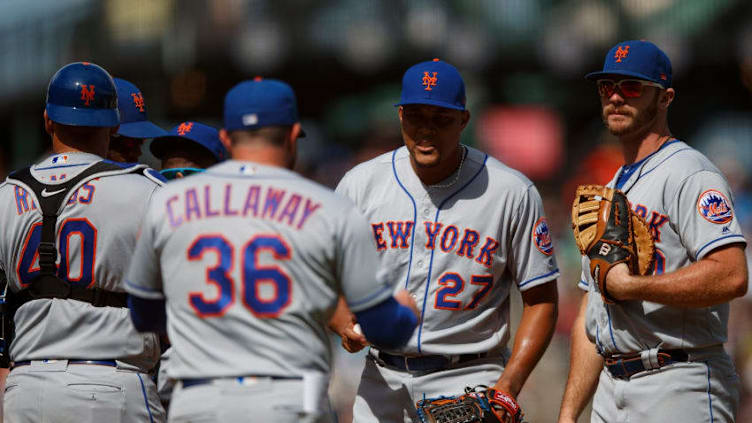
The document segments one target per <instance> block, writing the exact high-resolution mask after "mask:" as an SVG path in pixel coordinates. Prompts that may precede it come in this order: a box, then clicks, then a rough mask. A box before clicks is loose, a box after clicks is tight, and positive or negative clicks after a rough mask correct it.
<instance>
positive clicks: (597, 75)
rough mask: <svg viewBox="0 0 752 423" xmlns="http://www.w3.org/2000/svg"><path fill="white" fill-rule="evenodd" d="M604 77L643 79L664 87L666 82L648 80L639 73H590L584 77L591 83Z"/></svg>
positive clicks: (648, 78) (653, 79)
mask: <svg viewBox="0 0 752 423" xmlns="http://www.w3.org/2000/svg"><path fill="white" fill-rule="evenodd" d="M606 76H632V77H635V78H638V79H643V80H645V81H650V82H655V83H657V84H661V85H663V86H664V87H666V81H663V80H660V79H655V78H650V77H648V76H647V75H644V74H641V73H639V72H632V71H626V70H625V71H612V72H605V71H600V72H590V73H589V74H587V75H585V79H589V80H591V81H593V80H597V79H601V78H603V77H606Z"/></svg>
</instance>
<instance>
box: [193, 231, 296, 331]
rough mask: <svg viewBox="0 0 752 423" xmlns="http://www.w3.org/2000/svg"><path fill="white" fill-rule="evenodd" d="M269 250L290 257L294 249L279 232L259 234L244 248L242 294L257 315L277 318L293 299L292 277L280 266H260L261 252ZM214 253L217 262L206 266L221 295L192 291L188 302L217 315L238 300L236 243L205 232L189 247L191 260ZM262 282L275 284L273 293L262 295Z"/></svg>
mask: <svg viewBox="0 0 752 423" xmlns="http://www.w3.org/2000/svg"><path fill="white" fill-rule="evenodd" d="M262 252H269V253H271V254H272V256H273V257H274V259H275V260H289V259H290V257H291V255H292V251H291V249H290V247H289V246H288V245H287V243H286V242H285V241H284V239H282V237H280V236H279V235H257V236H255V237H253V238H252V239H251V240H250V241H248V242H247V243H246V244H245V245H244V246H243V247H242V248H241V250H240V254H239V257H238V261H240V282H241V286H240V288H241V294H240V295H241V297H242V302H243V306H245V307H246V308H247V309H248V310H250V312H251V313H253V315H254V316H256V317H260V318H272V317H277V316H278V315H279V314H280V313H282V312H283V311H284V310H285V308H287V306H288V305H290V301H291V299H292V281H291V279H290V276H289V275H287V273H285V271H284V270H283V269H281V268H280V267H278V266H260V265H259V264H258V257H259V254H260V253H262ZM207 253H212V254H213V255H214V256H215V257H216V264H215V265H214V266H212V267H208V268H207V269H206V281H207V283H209V284H212V285H214V286H215V287H216V288H217V291H218V293H219V294H218V295H217V296H216V297H215V298H213V299H207V298H206V296H205V295H204V293H203V292H190V293H189V294H188V301H189V303H190V305H191V307H193V310H194V311H195V312H196V314H197V315H199V316H201V317H216V316H221V315H223V314H224V313H225V312H226V311H227V309H228V308H229V307H230V306H231V305H232V304H233V303H235V296H236V289H235V283H236V282H235V280H234V279H233V277H232V274H231V273H232V272H233V270H234V269H235V260H236V256H235V246H234V245H233V244H232V242H230V241H229V240H227V239H226V238H225V237H223V236H222V235H202V236H200V237H198V238H197V239H196V240H195V241H193V243H192V244H191V246H190V247H189V248H188V260H189V261H196V260H203V258H204V255H205V254H207ZM262 284H271V286H272V292H273V293H272V294H271V295H267V296H264V297H262V295H261V292H260V291H261V286H262Z"/></svg>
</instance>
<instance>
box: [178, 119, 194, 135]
mask: <svg viewBox="0 0 752 423" xmlns="http://www.w3.org/2000/svg"><path fill="white" fill-rule="evenodd" d="M192 128H193V122H183V123H181V124H180V126H178V134H179V135H185V134H187V133H189V132H191V129H192Z"/></svg>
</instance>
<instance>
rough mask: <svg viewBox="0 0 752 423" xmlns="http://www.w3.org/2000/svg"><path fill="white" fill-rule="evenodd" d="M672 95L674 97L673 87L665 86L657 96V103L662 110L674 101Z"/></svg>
mask: <svg viewBox="0 0 752 423" xmlns="http://www.w3.org/2000/svg"><path fill="white" fill-rule="evenodd" d="M674 97H676V91H674V89H673V88H666V89H665V90H663V92H661V94H660V96H659V98H658V105H659V106H660V107H661V108H662V109H664V110H665V109H668V106H670V105H671V102H673V101H674Z"/></svg>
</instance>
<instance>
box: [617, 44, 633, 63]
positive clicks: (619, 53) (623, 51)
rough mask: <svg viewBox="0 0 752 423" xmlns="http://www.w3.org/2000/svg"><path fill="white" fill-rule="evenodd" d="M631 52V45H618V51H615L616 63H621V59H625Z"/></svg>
mask: <svg viewBox="0 0 752 423" xmlns="http://www.w3.org/2000/svg"><path fill="white" fill-rule="evenodd" d="M628 54H629V46H624V48H621V46H619V47H617V49H616V53H614V59H616V63H621V59H624V58H626V57H627V55H628Z"/></svg>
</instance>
